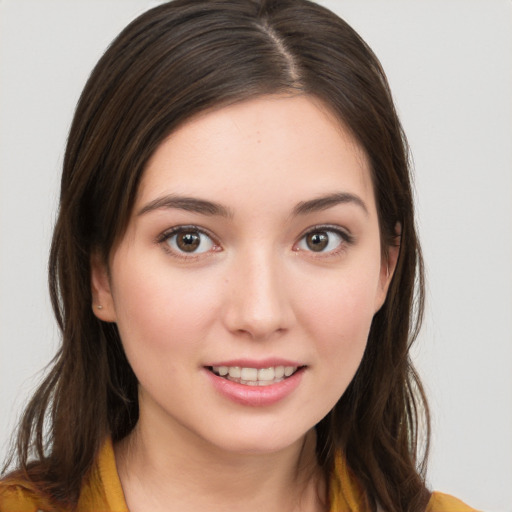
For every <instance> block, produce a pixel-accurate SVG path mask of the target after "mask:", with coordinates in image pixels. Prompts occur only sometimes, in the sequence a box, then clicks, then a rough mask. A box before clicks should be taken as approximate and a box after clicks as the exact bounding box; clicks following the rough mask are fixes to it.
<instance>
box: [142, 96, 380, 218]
mask: <svg viewBox="0 0 512 512" xmlns="http://www.w3.org/2000/svg"><path fill="white" fill-rule="evenodd" d="M333 190H336V191H343V192H349V193H354V194H357V195H360V196H364V199H365V202H369V203H370V207H371V208H374V204H373V203H374V201H373V189H372V183H371V177H370V169H369V164H368V160H367V157H366V155H365V152H364V151H363V150H362V148H361V147H360V146H359V144H358V143H357V142H356V141H355V139H354V138H353V136H352V135H351V134H350V132H349V130H348V129H347V128H346V127H345V126H343V124H342V123H341V122H340V121H339V120H338V119H337V118H336V117H335V116H334V115H333V114H332V113H331V112H330V111H329V110H328V109H327V108H326V107H325V106H324V105H323V104H322V103H321V102H320V101H319V100H317V99H315V98H313V97H310V96H306V95H300V96H263V97H259V98H256V99H251V100H247V101H243V102H241V103H237V104H234V105H230V106H227V107H222V108H219V109H217V110H213V111H209V112H205V113H202V114H200V115H198V116H195V117H193V118H192V119H190V120H189V121H187V122H186V123H184V124H183V125H181V127H179V128H178V129H177V130H175V131H174V132H173V133H172V134H171V135H170V136H168V137H167V138H166V139H165V140H164V141H163V142H162V144H161V145H160V146H159V147H158V148H157V150H156V151H155V153H154V154H153V156H152V157H151V159H150V160H149V162H148V164H147V166H146V169H145V172H144V175H143V177H142V180H141V184H140V188H139V193H138V196H137V202H136V203H137V204H136V208H137V207H140V205H141V203H145V202H147V201H150V200H153V199H154V198H155V197H157V196H159V195H162V194H180V195H183V194H184V195H200V196H204V197H209V198H211V197H215V198H216V200H217V201H220V202H222V201H225V202H227V203H228V204H229V205H230V206H231V205H232V206H233V207H234V208H236V207H237V206H241V207H243V206H246V205H248V204H251V205H252V206H254V205H258V206H260V207H261V206H264V205H265V204H267V203H270V202H272V201H274V200H275V199H276V197H277V198H279V199H280V200H281V202H282V203H286V202H287V201H291V202H293V201H295V202H296V201H297V200H302V199H305V198H306V199H309V198H311V197H312V196H315V195H324V194H327V193H330V192H332V191H333Z"/></svg>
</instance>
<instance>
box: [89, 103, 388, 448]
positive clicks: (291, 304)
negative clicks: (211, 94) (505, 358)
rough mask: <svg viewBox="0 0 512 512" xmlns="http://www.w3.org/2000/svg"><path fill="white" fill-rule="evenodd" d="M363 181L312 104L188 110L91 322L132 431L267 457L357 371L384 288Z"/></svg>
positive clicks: (141, 197)
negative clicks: (123, 384)
mask: <svg viewBox="0 0 512 512" xmlns="http://www.w3.org/2000/svg"><path fill="white" fill-rule="evenodd" d="M393 251H394V249H391V252H390V260H386V261H384V260H383V259H382V257H381V245H380V237H379V224H378V218H377V211H376V206H375V200H374V195H373V189H372V183H371V179H370V171H369V167H368V162H367V159H366V157H365V155H364V153H363V151H362V150H361V149H360V148H359V147H358V145H357V144H356V142H355V141H354V140H353V138H352V137H351V135H350V134H349V132H348V131H347V130H346V129H344V127H343V126H341V125H340V123H339V122H338V121H336V120H335V119H334V117H333V116H332V115H330V113H329V112H328V111H327V109H325V108H324V107H323V106H322V104H321V103H319V102H318V101H316V100H314V99H312V98H310V97H307V96H295V97H284V96H272V97H262V98H258V99H254V100H250V101H245V102H243V103H239V104H236V105H233V106H229V107H225V108H221V109H219V110H216V111H212V112H208V113H205V114H202V115H200V116H198V117H195V118H193V119H192V120H190V121H188V122H187V123H186V124H184V125H182V126H181V127H180V128H179V129H178V130H177V131H175V132H174V133H172V134H171V135H170V136H169V137H168V138H167V139H166V140H165V141H164V142H163V143H162V144H161V145H160V147H159V148H158V149H157V151H156V152H155V153H154V155H153V156H152V158H151V160H150V161H149V163H148V165H147V168H146V170H145V173H144V175H143V179H142V182H141V184H140V188H139V190H138V195H137V198H136V202H135V207H134V210H133V214H132V216H131V219H130V221H129V224H128V227H127V230H126V233H125V235H124V237H123V238H122V240H121V241H120V242H119V244H118V245H117V246H116V247H115V249H114V250H113V253H112V255H111V258H110V261H109V269H108V272H107V271H106V269H105V267H104V266H102V265H101V263H100V262H98V261H96V260H95V259H94V258H93V273H92V286H93V296H94V299H95V302H96V304H101V305H102V306H103V308H102V309H101V310H100V309H97V308H95V313H96V315H98V317H99V318H101V319H102V320H105V321H111V322H116V323H117V326H118V328H119V332H120V335H121V339H122V343H123V346H124V349H125V351H126V355H127V357H128V360H129V362H130V364H131V366H132V368H133V370H134V372H135V374H136V376H137V378H138V380H139V389H140V396H139V398H140V424H141V425H147V426H148V428H151V429H153V430H154V431H159V432H168V433H170V434H172V435H175V436H179V437H181V438H183V439H187V440H193V441H194V440H195V441H196V442H198V443H203V444H204V445H205V446H211V447H215V448H217V449H221V450H225V451H230V452H238V453H263V452H265V453H268V452H271V451H277V450H280V449H284V448H285V447H287V446H290V445H292V444H293V443H295V442H297V441H299V440H300V439H302V437H303V436H304V435H305V433H306V432H308V431H309V430H310V429H311V428H312V427H313V426H314V425H315V424H316V423H317V422H318V421H319V420H321V419H322V418H323V417H324V416H325V415H326V414H327V413H328V412H329V410H330V409H331V408H332V407H333V406H334V405H335V403H336V402H337V400H338V399H339V398H340V397H341V395H342V394H343V393H344V391H345V389H346V388H347V386H348V384H349V383H350V381H351V379H352V378H353V376H354V374H355V372H356V370H357V368H358V365H359V363H360V361H361V358H362V355H363V352H364V349H365V346H366V341H367V337H368V331H369V328H370V324H371V321H372V318H373V316H374V314H375V312H376V311H377V310H378V309H379V308H380V306H381V305H382V303H383V301H384V299H385V295H386V291H387V286H388V281H389V277H388V275H389V272H388V269H389V266H390V265H391V267H393V266H394V261H395V259H396V258H395V255H394V253H393Z"/></svg>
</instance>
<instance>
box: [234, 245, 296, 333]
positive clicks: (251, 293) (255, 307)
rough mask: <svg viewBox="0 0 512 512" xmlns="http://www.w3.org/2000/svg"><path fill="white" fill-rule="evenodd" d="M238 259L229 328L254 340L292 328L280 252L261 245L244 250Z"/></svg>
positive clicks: (235, 262) (235, 266) (235, 267)
mask: <svg viewBox="0 0 512 512" xmlns="http://www.w3.org/2000/svg"><path fill="white" fill-rule="evenodd" d="M235 260H236V261H233V266H232V269H233V271H232V273H231V277H230V279H229V281H230V290H229V299H228V307H227V312H226V321H227V324H228V328H229V329H230V330H231V331H233V332H239V333H241V332H243V333H246V334H248V335H250V336H251V337H252V338H254V339H262V338H267V337H269V336H271V335H272V334H274V333H276V332H279V331H284V330H286V329H287V328H289V324H290V318H291V316H290V315H291V308H290V304H289V300H288V297H287V293H286V287H285V283H284V275H283V270H284V269H283V264H282V263H283V262H282V260H281V258H280V257H279V255H278V254H276V253H275V251H272V249H271V248H269V247H261V246H260V247H258V248H254V247H253V248H252V249H249V250H246V251H243V252H241V253H240V254H239V256H238V257H237V258H235Z"/></svg>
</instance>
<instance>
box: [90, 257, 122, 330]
mask: <svg viewBox="0 0 512 512" xmlns="http://www.w3.org/2000/svg"><path fill="white" fill-rule="evenodd" d="M91 292H92V301H93V303H92V310H93V313H94V314H95V315H96V317H97V318H99V319H100V320H103V321H104V322H115V321H116V320H117V318H116V312H115V307H114V301H113V298H112V292H111V288H110V278H109V275H108V269H107V265H106V263H105V262H104V260H103V258H102V257H101V255H100V254H99V252H97V251H95V252H93V253H92V254H91Z"/></svg>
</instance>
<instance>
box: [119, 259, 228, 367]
mask: <svg viewBox="0 0 512 512" xmlns="http://www.w3.org/2000/svg"><path fill="white" fill-rule="evenodd" d="M118 268H120V269H122V270H121V271H120V272H119V273H118V275H117V276H116V279H115V282H116V283H118V286H117V287H116V288H115V289H114V290H113V296H114V304H115V308H116V316H117V325H118V329H119V333H120V336H121V339H122V341H123V346H124V347H125V351H126V353H127V356H128V357H129V359H130V354H133V356H134V357H133V358H131V359H132V360H135V359H139V358H140V359H142V360H143V361H144V360H148V359H150V358H154V359H159V358H160V357H161V356H164V355H165V354H166V353H171V352H172V353H174V354H176V353H177V351H178V352H179V351H181V352H193V351H194V349H195V348H197V347H196V346H197V345H198V344H199V343H200V340H201V339H202V338H203V334H204V333H205V332H206V331H207V330H208V328H209V326H210V325H211V323H212V322H213V321H214V315H213V312H212V307H211V306H212V304H215V288H216V285H215V283H205V282H203V283H202V285H201V286H199V285H198V282H197V279H193V280H192V279H190V278H189V277H188V276H187V275H186V274H183V273H181V274H180V273H176V272H170V271H167V272H166V271H165V268H164V269H162V268H161V267H160V268H159V271H156V270H154V269H155V268H156V267H154V266H153V267H152V266H151V265H149V266H147V267H140V266H139V267H138V268H137V270H136V271H135V269H131V268H130V265H129V264H126V265H118ZM217 289H218V288H217ZM173 360H174V358H169V359H168V361H171V362H172V361H173ZM162 361H164V359H161V361H157V364H161V363H162ZM162 364H163V363H162Z"/></svg>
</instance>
